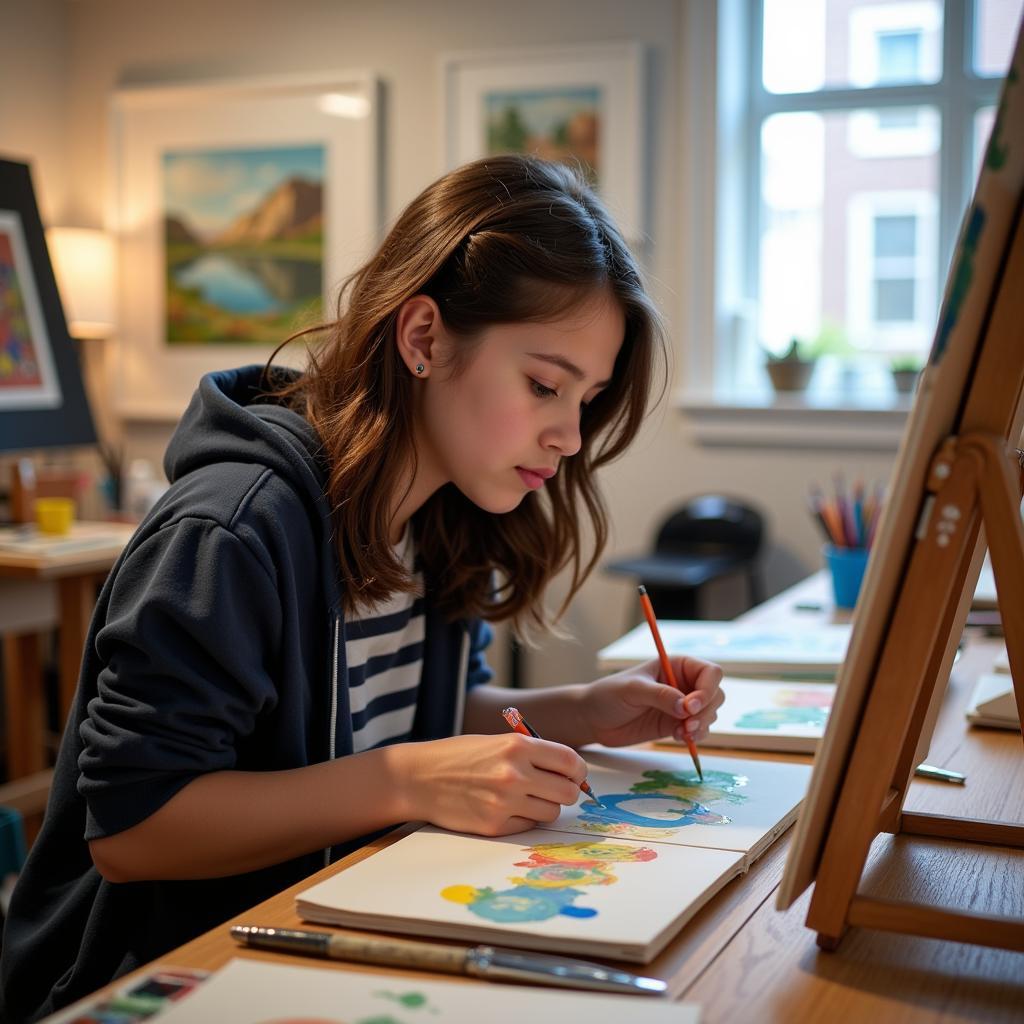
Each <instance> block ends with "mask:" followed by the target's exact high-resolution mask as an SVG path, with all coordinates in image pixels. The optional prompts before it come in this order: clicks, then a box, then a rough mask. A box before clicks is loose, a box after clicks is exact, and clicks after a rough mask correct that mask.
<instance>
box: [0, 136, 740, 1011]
mask: <svg viewBox="0 0 1024 1024" xmlns="http://www.w3.org/2000/svg"><path fill="white" fill-rule="evenodd" d="M345 294H346V295H347V302H346V304H345V305H344V308H343V310H342V309H341V308H339V315H338V318H337V320H336V321H335V322H334V323H333V324H330V325H329V326H328V327H326V328H324V329H323V330H324V334H325V343H324V345H323V346H322V348H321V349H320V351H319V353H318V354H316V355H312V356H311V357H310V366H309V369H308V372H306V373H305V374H302V375H299V374H296V373H294V372H290V371H284V370H280V369H268V370H266V371H261V370H260V369H259V368H255V367H250V368H246V369H242V370H236V371H232V372H224V373H214V374H210V375H208V376H207V377H205V378H204V379H203V380H202V381H201V383H200V386H199V390H198V391H197V392H196V395H195V396H194V398H193V400H192V403H191V405H190V406H189V408H188V411H187V412H186V413H185V416H184V418H183V419H182V421H181V424H180V425H179V427H178V429H177V431H176V432H175V435H174V437H173V439H172V441H171V443H170V446H169V448H168V450H167V456H166V463H165V466H166V470H167V476H168V478H169V479H170V480H171V482H172V486H171V488H170V490H169V491H168V492H167V493H166V495H165V496H164V497H163V498H162V499H161V501H160V502H159V503H158V504H157V506H156V507H155V508H154V510H153V511H152V513H151V514H150V515H149V516H148V517H147V518H146V520H145V521H144V522H143V523H142V525H141V526H140V527H139V529H138V531H137V533H136V534H135V536H134V538H133V539H132V541H131V543H130V544H129V545H128V548H127V549H126V551H125V552H124V555H123V556H122V558H121V559H120V561H119V562H118V564H117V565H116V566H115V568H114V570H113V572H112V573H111V576H110V578H109V579H108V580H107V583H106V585H105V586H104V588H103V592H102V594H101V595H100V599H99V602H98V605H97V608H96V612H95V615H94V619H93V624H92V628H91V631H90V636H89V643H88V647H87V650H86V654H85V660H84V663H83V667H82V675H81V679H80V683H79V690H78V695H77V698H76V703H75V707H74V710H73V712H72V715H71V720H70V722H69V728H68V729H67V731H66V734H65V737H64V742H63V744H62V747H61V751H60V755H59V758H58V764H57V768H56V772H55V777H54V784H53V790H52V792H51V797H50V805H49V809H48V811H47V815H46V820H45V823H44V826H43V829H42V832H41V834H40V836H39V838H38V840H37V842H36V844H35V846H34V848H33V850H32V854H31V856H30V858H29V861H28V864H27V865H26V867H25V870H24V872H23V874H22V877H21V879H20V881H19V883H18V886H17V888H16V891H15V893H14V896H13V900H12V904H11V908H10V914H9V918H8V921H7V926H6V930H5V934H4V944H3V963H2V970H3V983H4V986H5V994H6V1000H7V1013H8V1014H9V1015H10V1016H11V1017H12V1019H19V1020H24V1019H27V1018H31V1017H35V1016H41V1015H43V1014H45V1013H49V1012H52V1011H53V1010H55V1009H57V1008H58V1007H60V1006H63V1005H65V1004H66V1003H68V1002H70V1001H72V1000H74V999H77V998H78V997H80V996H82V995H84V994H86V993H88V992H90V991H91V990H93V989H95V988H96V987H98V986H100V985H101V984H104V983H105V982H108V981H110V980H111V979H112V978H114V977H117V976H118V975H120V974H123V973H124V972H126V971H128V970H131V969H133V968H134V967H136V966H138V965H139V964H142V963H145V962H146V961H149V960H151V959H153V958H154V957H156V956H159V955H160V954H162V953H164V952H166V951H167V950H169V949H171V948H172V947H174V946H176V945H179V944H180V943H182V942H184V941H186V940H188V939H190V938H192V937H194V936H195V935H197V934H199V933H201V932H203V931H205V930H207V929H209V928H210V927H212V926H214V925H216V924H218V923H220V922H222V921H224V920H225V919H227V918H229V917H231V916H233V915H235V914H237V913H239V912H241V911H242V910H243V909H245V908H247V907H250V906H252V905H253V904H254V903H256V902H258V901H260V900H262V899H264V898H266V897H268V896H270V895H272V894H274V893H276V892H279V891H280V890H282V889H283V888H285V887H286V886H289V885H291V884H293V883H294V882H296V881H298V880H300V879H302V878H303V877H305V876H307V875H309V874H310V873H311V872H312V871H314V870H316V869H318V868H319V867H321V866H323V864H324V863H327V862H330V861H331V860H333V859H335V858H337V857H338V856H341V855H342V854H343V853H345V852H347V851H348V850H350V849H352V848H353V847H354V846H355V845H358V844H360V843H363V842H366V840H367V839H368V838H369V837H370V836H372V835H374V834H376V833H378V832H379V831H381V830H383V829H386V828H388V827H390V826H393V825H395V824H397V823H400V822H404V821H427V822H431V823H433V824H435V825H439V826H442V827H444V828H449V829H455V830H459V831H464V832H475V833H479V834H483V835H501V834H505V833H510V832H515V831H519V830H523V829H526V828H530V827H532V826H533V825H534V824H535V823H537V822H546V821H551V820H552V819H554V818H555V817H556V816H557V814H558V812H559V810H560V808H561V806H562V805H564V804H572V803H575V802H576V800H577V797H578V796H579V789H578V784H579V782H580V780H582V779H583V778H584V776H585V766H584V762H583V760H582V759H581V758H580V756H579V754H577V753H576V752H575V750H573V749H572V748H574V747H578V746H580V745H582V744H585V743H590V742H595V741H596V742H600V743H606V744H611V745H621V744H629V743H637V742H640V741H643V740H649V739H652V738H654V737H657V736H663V735H666V734H674V735H676V736H677V737H682V735H683V730H684V729H686V730H687V731H689V733H690V734H691V735H693V736H695V737H697V738H701V737H702V736H703V735H704V734H705V733H706V731H707V728H708V725H709V724H710V723H711V721H712V720H713V719H714V718H715V711H716V709H717V707H718V706H719V704H720V703H721V700H722V697H721V693H720V691H719V685H718V684H719V680H720V677H721V672H720V670H719V669H718V668H717V667H716V666H713V665H710V664H708V663H705V662H699V661H696V660H694V659H687V658H682V659H679V662H678V664H677V665H676V671H677V674H678V676H679V678H680V679H682V680H684V681H685V682H684V689H685V690H686V691H688V693H687V696H686V697H685V699H684V698H683V697H681V696H680V695H679V693H678V692H677V691H675V690H674V689H672V688H671V687H668V686H665V685H663V684H662V683H661V682H659V681H658V678H657V676H658V666H657V663H656V662H651V663H649V664H647V665H643V666H639V667H638V668H637V669H636V670H634V671H628V672H622V673H619V674H618V675H614V676H609V677H607V678H605V679H601V680H598V681H597V682H594V683H591V684H590V685H588V686H564V687H560V688H553V689H538V690H533V691H529V692H517V693H516V695H515V697H516V703H517V704H518V705H519V707H520V708H521V709H522V710H523V712H524V714H525V715H526V716H527V718H529V719H530V720H531V721H532V722H533V723H534V724H535V726H536V727H537V728H538V730H539V731H540V733H541V735H542V736H544V737H546V738H545V739H531V738H529V737H523V736H520V735H518V734H516V733H512V732H509V731H508V730H507V727H506V726H505V724H504V722H503V720H502V718H501V715H500V713H499V712H500V709H501V707H502V706H503V705H504V704H506V703H508V701H509V695H508V693H507V692H506V691H502V690H500V689H497V688H495V687H492V686H490V685H488V680H489V679H490V677H491V673H490V671H489V669H488V668H487V664H486V662H485V660H484V655H483V651H484V648H485V646H486V645H487V642H488V640H489V636H490V633H489V630H488V628H487V626H486V625H484V620H485V619H491V620H496V619H513V620H514V621H515V622H516V623H518V624H519V625H521V626H527V627H528V626H531V625H532V626H534V627H543V626H545V625H546V617H545V614H544V611H543V607H542V603H541V598H542V593H543V590H544V586H545V584H546V583H547V581H548V580H549V579H550V578H551V577H552V576H553V575H554V574H555V573H556V572H558V571H560V570H561V569H563V568H565V567H567V566H568V567H571V578H572V584H571V588H570V594H569V598H567V602H568V600H569V599H571V597H572V596H573V594H574V593H575V592H576V591H577V590H578V589H579V587H580V585H581V584H582V583H583V580H584V579H585V578H586V576H587V574H588V573H589V572H590V571H591V569H592V568H593V566H594V564H595V562H596V561H597V559H598V557H599V555H600V553H601V550H602V548H603V546H604V543H605V539H606V532H607V530H606V520H605V516H604V512H603V508H602V503H601V500H600V497H599V494H598V491H597V487H596V483H595V479H594V472H595V470H596V469H597V468H599V467H600V466H602V465H604V464H605V463H607V462H608V461H609V460H610V459H612V458H614V457H615V456H617V455H619V454H620V453H621V452H623V451H624V450H625V448H626V447H627V446H628V444H629V443H630V441H631V440H632V439H633V437H634V436H635V434H636V433H637V431H638V429H639V427H640V424H641V421H642V419H643V416H644V413H645V410H646V404H647V396H648V390H649V386H650V379H651V375H652V367H653V363H654V361H655V356H656V349H657V348H658V346H659V344H661V342H662V338H661V332H660V325H659V319H658V316H657V313H656V311H655V310H654V308H653V306H652V303H651V301H650V299H649V298H648V297H647V295H646V294H645V292H644V289H643V286H642V284H641V280H640V275H639V272H638V269H637V266H636V263H635V262H634V260H633V257H632V256H631V254H630V252H629V250H628V249H627V247H626V245H625V244H624V242H623V240H622V238H621V236H620V235H619V233H618V231H617V230H616V229H615V227H614V226H613V224H612V222H611V220H610V219H609V217H608V215H607V213H606V212H605V211H604V209H603V208H602V206H601V205H600V203H599V202H598V200H597V199H596V198H595V196H594V195H593V193H592V192H591V191H590V189H589V188H588V187H587V186H586V184H585V183H584V182H583V181H582V180H581V179H580V178H579V177H578V176H577V175H576V174H574V173H573V172H572V171H570V170H568V169H566V168H565V167H561V166H558V165H553V164H549V163H545V162H542V161H539V160H535V159H528V158H524V157H515V156H509V157H500V158H494V159H488V160H484V161H479V162H477V163H474V164H470V165H468V166H466V167H463V168H461V169H459V170H456V171H454V172H452V173H451V174H448V175H447V176H445V177H444V178H442V179H441V180H440V181H438V182H436V183H435V184H434V185H432V186H430V187H429V188H428V189H427V190H426V191H425V192H423V194H422V195H420V196H419V197H418V198H417V199H415V200H414V201H413V202H412V204H411V205H410V206H409V207H408V209H406V210H405V212H404V213H403V214H402V215H401V217H400V218H399V220H398V222H397V223H396V225H395V226H394V228H393V230H392V231H391V232H390V234H389V235H388V237H387V238H386V239H385V241H384V243H383V245H381V247H380V249H379V251H378V252H377V253H376V255H374V256H373V258H372V259H371V260H370V261H369V262H368V263H367V264H366V265H365V266H364V267H363V268H362V269H361V270H359V271H358V272H357V273H356V274H355V275H354V276H353V278H352V279H351V280H350V281H349V282H348V284H347V290H346V293H345ZM339 305H340V304H339ZM581 508H582V509H583V510H584V511H585V513H586V519H585V520H583V519H581V516H580V514H579V511H578V510H579V509H581ZM585 529H586V530H588V531H590V532H592V534H593V537H594V545H593V550H592V551H591V553H590V554H589V556H587V555H585V553H584V551H583V543H582V540H581V535H582V534H583V533H584V530H585ZM563 610H564V606H563Z"/></svg>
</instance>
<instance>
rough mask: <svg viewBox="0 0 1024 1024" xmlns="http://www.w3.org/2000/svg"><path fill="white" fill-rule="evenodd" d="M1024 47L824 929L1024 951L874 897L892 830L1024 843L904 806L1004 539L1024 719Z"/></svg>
mask: <svg viewBox="0 0 1024 1024" xmlns="http://www.w3.org/2000/svg"><path fill="white" fill-rule="evenodd" d="M1022 199H1024V42H1022V38H1018V41H1017V46H1016V49H1015V53H1014V57H1013V60H1012V61H1011V65H1010V71H1009V72H1008V74H1007V78H1006V82H1005V84H1004V87H1003V92H1002V96H1001V98H1000V104H999V109H998V113H997V116H996V121H995V125H994V127H993V130H992V136H991V138H990V140H989V144H988V148H987V150H986V154H985V159H984V162H983V166H982V170H981V174H980V177H979V179H978V184H977V187H976V190H975V195H974V199H973V201H972V203H971V205H970V207H969V208H968V210H967V213H966V215H965V218H964V223H963V226H962V229H961V234H960V239H959V243H958V246H957V252H956V254H955V257H954V260H953V263H952V269H951V272H950V277H949V282H948V284H947V288H946V294H945V298H944V301H943V306H942V310H941V312H940V315H939V324H938V329H937V333H936V337H935V342H934V345H933V347H932V352H931V355H930V358H929V363H928V366H927V367H926V368H925V371H924V373H923V374H922V377H921V380H920V383H919V385H918V391H917V394H916V396H915V400H914V407H913V409H912V411H911V415H910V418H909V420H908V424H907V429H906V432H905V434H904V438H903V442H902V445H901V447H900V451H899V454H898V456H897V460H896V464H895V466H894V469H893V474H892V478H891V485H890V495H891V496H890V501H889V505H888V508H887V510H886V513H885V516H884V519H883V521H882V524H881V528H880V530H879V535H878V537H877V539H876V542H875V545H874V548H873V551H872V555H871V559H870V562H869V565H868V571H867V576H866V578H865V581H864V587H863V589H862V593H861V598H860V601H859V604H858V607H857V609H856V612H855V615H854V625H853V635H852V637H851V640H850V648H849V653H848V656H847V659H846V661H845V662H844V664H843V667H842V669H841V671H840V674H839V678H838V685H837V692H836V702H835V704H834V705H833V709H832V713H831V716H830V719H829V724H828V727H827V729H826V733H825V737H824V740H823V744H822V747H821V750H820V752H819V755H818V759H817V761H816V764H815V771H814V775H813V777H812V780H811V788H810V792H809V794H808V797H807V800H806V801H805V805H804V809H803V812H802V813H801V816H800V819H799V821H798V825H797V833H796V836H795V838H794V843H793V847H792V849H791V851H790V856H789V859H788V861H787V865H786V873H785V876H784V878H783V883H782V887H781V889H780V893H779V908H780V909H786V908H787V907H789V906H790V905H791V904H792V903H793V902H794V901H795V900H796V899H797V897H798V896H799V895H800V894H801V893H802V892H803V891H804V890H805V889H806V888H807V887H808V886H809V885H810V884H811V883H812V882H814V883H815V890H814V895H813V898H812V900H811V905H810V910H809V912H808V917H807V924H808V926H809V927H810V928H813V929H814V930H815V931H817V932H818V944H819V945H820V946H821V947H822V948H824V949H834V948H836V946H837V945H838V943H839V941H840V939H841V938H842V936H843V934H844V932H845V931H846V929H847V928H848V927H850V926H855V927H856V926H860V927H868V928H876V929H882V930H887V931H895V932H903V933H906V934H914V935H926V936H930V937H933V938H946V939H952V940H956V941H960V942H970V943H976V944H981V945H989V946H996V947H1002V948H1007V949H1016V950H1024V921H1020V920H1018V919H1012V918H1004V917H998V916H994V915H988V914H984V913H977V912H960V911H956V910H951V909H946V908H942V907H936V906H932V905H929V904H924V903H905V902H897V901H892V900H881V899H874V898H870V897H867V896H864V895H861V894H860V893H859V892H858V886H859V883H860V879H861V875H862V873H863V871H864V865H865V863H866V860H867V855H868V851H869V848H870V846H871V843H872V841H873V839H874V838H875V836H877V835H878V834H879V833H880V832H891V833H904V834H913V835H923V836H932V837H938V838H944V839H949V840H953V841H954V842H957V843H961V844H966V843H990V844H998V845H1003V846H1010V847H1015V848H1021V847H1024V824H1014V823H1002V822H990V821H981V820H975V819H957V818H952V817H946V816H942V815H933V814H921V813H911V812H907V811H904V810H903V802H904V798H905V796H906V792H907V788H908V786H909V783H910V778H911V775H912V773H913V769H914V766H915V765H916V764H917V763H918V762H919V761H920V760H921V756H922V754H923V752H924V751H925V750H926V749H927V744H928V741H929V739H930V733H931V726H932V723H933V722H934V717H935V714H936V711H937V708H938V705H939V703H940V702H941V698H942V691H943V688H944V686H945V683H946V680H947V679H948V677H949V672H950V668H951V665H952V661H953V655H954V653H955V648H956V645H957V642H958V640H959V637H960V634H961V632H962V629H963V624H964V621H965V618H966V615H967V611H968V609H969V606H970V602H971V597H972V595H973V593H974V589H975V585H976V583H977V580H978V576H979V573H980V570H981V564H982V557H983V553H984V540H985V539H987V542H988V547H989V550H990V554H991V560H992V568H993V573H994V576H995V582H996V591H997V596H998V602H999V610H1000V615H1001V618H1002V621H1003V626H1004V629H1005V633H1006V643H1007V648H1008V651H1009V658H1010V663H1011V665H1012V666H1013V667H1014V672H1013V675H1014V678H1015V680H1016V681H1017V688H1016V701H1017V705H1018V709H1024V685H1022V683H1024V524H1022V522H1021V518H1020V499H1021V463H1020V453H1019V452H1017V450H1016V445H1017V443H1018V441H1019V438H1020V435H1021V427H1022V423H1024V410H1022V394H1024V344H1022V338H1021V325H1022V324H1024V288H1022V286H1021V282H1022V281H1024V220H1022Z"/></svg>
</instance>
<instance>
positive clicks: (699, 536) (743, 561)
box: [604, 494, 764, 619]
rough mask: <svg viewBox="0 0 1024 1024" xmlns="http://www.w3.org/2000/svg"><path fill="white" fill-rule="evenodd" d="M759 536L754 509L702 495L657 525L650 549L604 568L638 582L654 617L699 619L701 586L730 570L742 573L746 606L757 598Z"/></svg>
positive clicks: (761, 529) (760, 523)
mask: <svg viewBox="0 0 1024 1024" xmlns="http://www.w3.org/2000/svg"><path fill="white" fill-rule="evenodd" d="M763 540H764V520H763V519H762V517H761V514H760V512H758V511H757V510H756V509H754V508H751V506H749V505H747V504H745V503H744V502H741V501H737V500H736V499H734V498H726V497H723V496H722V495H719V494H702V495H700V496H698V497H696V498H691V499H690V500H689V501H687V502H686V504H685V505H683V506H682V508H680V509H679V510H678V511H676V512H673V513H672V514H671V515H670V516H669V517H668V518H667V519H666V520H665V521H664V522H663V523H662V524H661V526H660V528H659V529H658V535H657V537H656V538H655V541H654V551H653V552H652V553H651V554H649V555H646V556H644V557H642V558H626V559H621V560H618V561H614V562H609V563H608V564H607V565H606V566H605V567H604V568H605V571H606V572H610V573H617V574H620V575H627V576H633V577H634V578H636V579H637V580H638V582H640V583H642V584H643V585H644V586H645V587H646V588H647V593H648V594H649V595H650V598H651V603H652V604H653V605H654V608H655V611H657V613H658V618H659V619H699V618H701V615H700V607H699V601H698V597H699V594H700V590H701V587H703V586H704V585H705V584H707V583H710V582H711V581H712V580H717V579H721V578H722V577H724V576H728V575H730V574H732V573H738V572H742V573H743V574H744V575H745V576H746V579H747V599H748V603H747V606H746V607H747V608H752V607H753V606H754V605H755V604H759V603H760V602H761V600H762V596H761V577H760V566H759V561H758V556H759V554H760V551H761V545H762V542H763ZM744 610H745V609H744Z"/></svg>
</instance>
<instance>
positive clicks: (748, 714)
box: [708, 676, 836, 752]
mask: <svg viewBox="0 0 1024 1024" xmlns="http://www.w3.org/2000/svg"><path fill="white" fill-rule="evenodd" d="M835 691H836V688H835V684H834V683H800V682H782V681H778V680H767V679H764V680H761V679H738V678H735V677H731V676H730V677H726V678H725V679H723V680H722V692H723V693H724V694H725V703H724V704H723V705H722V706H721V708H719V710H718V719H717V720H716V721H715V722H714V724H713V725H712V726H711V730H710V733H709V735H708V743H709V744H710V745H711V746H715V745H716V744H722V745H728V746H730V747H740V748H742V747H744V746H746V747H747V749H750V750H780V751H782V750H785V751H796V752H800V751H813V750H814V749H815V748H816V747H817V744H818V741H819V740H820V739H821V737H822V736H823V735H824V734H825V723H826V722H827V721H828V713H829V710H830V709H831V707H832V701H833V699H834V698H835Z"/></svg>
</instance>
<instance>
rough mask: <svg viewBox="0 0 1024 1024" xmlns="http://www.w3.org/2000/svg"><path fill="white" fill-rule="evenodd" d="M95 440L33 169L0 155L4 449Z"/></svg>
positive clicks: (0, 421) (0, 416) (0, 447)
mask: <svg viewBox="0 0 1024 1024" xmlns="http://www.w3.org/2000/svg"><path fill="white" fill-rule="evenodd" d="M95 440H96V434H95V431H94V429H93V422H92V416H91V415H90V412H89V406H88V403H87V401H86V397H85V389H84V387H83V384H82V376H81V371H80V369H79V366H78V354H77V353H76V352H75V348H74V344H73V342H72V341H71V336H70V335H69V333H68V326H67V323H66V321H65V319H64V310H63V308H62V307H61V302H60V296H59V294H58V292H57V282H56V279H55V278H54V274H53V267H52V265H51V263H50V257H49V253H48V251H47V248H46V240H45V238H44V235H43V225H42V221H41V220H40V217H39V209H38V207H37V205H36V198H35V192H34V191H33V188H32V176H31V173H30V171H29V168H28V165H27V164H23V163H16V162H14V161H10V160H0V451H14V450H25V449H32V448H47V447H54V446H60V447H65V446H74V445H84V444H91V443H92V442H94V441H95Z"/></svg>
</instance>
